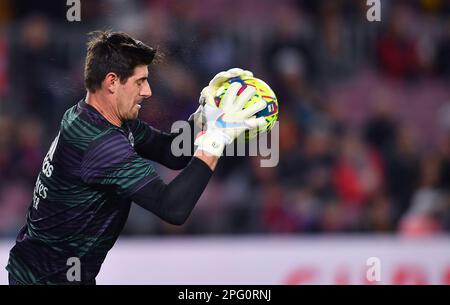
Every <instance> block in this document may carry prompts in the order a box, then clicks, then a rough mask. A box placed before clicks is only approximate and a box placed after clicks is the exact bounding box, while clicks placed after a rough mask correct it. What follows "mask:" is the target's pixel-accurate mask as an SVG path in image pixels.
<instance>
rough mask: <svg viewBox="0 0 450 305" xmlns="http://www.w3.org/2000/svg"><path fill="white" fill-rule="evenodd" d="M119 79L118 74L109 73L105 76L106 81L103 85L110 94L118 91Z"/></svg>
mask: <svg viewBox="0 0 450 305" xmlns="http://www.w3.org/2000/svg"><path fill="white" fill-rule="evenodd" d="M119 81H120V79H119V77H118V76H117V74H116V73H113V72H109V73H108V74H106V76H105V80H104V81H103V85H104V86H105V88H106V89H107V90H108V91H109V92H110V93H115V92H116V90H117V86H118V84H119Z"/></svg>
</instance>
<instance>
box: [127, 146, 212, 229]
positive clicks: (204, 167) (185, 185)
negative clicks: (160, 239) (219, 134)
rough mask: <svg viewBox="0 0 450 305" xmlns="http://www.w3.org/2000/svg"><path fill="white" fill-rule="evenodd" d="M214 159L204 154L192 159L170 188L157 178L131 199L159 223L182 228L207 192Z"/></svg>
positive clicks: (171, 183) (170, 184)
mask: <svg viewBox="0 0 450 305" xmlns="http://www.w3.org/2000/svg"><path fill="white" fill-rule="evenodd" d="M196 155H197V153H196ZM214 159H217V157H211V156H207V155H206V154H202V156H200V157H194V158H192V160H191V161H190V162H189V164H188V165H187V166H186V168H185V169H183V171H181V173H180V174H179V175H178V176H177V177H176V178H175V179H174V180H172V181H171V182H170V183H169V184H165V183H164V182H163V181H162V180H161V179H159V178H157V179H156V180H154V181H152V182H151V183H149V184H148V185H146V186H144V187H143V188H142V189H141V190H139V191H138V192H136V193H135V194H134V195H133V196H132V197H131V199H132V200H133V201H134V202H135V203H136V204H138V205H140V206H141V207H143V208H144V209H146V210H148V211H151V212H153V213H154V214H156V215H157V216H158V217H160V218H161V219H163V220H165V221H167V222H169V223H171V224H174V225H181V224H183V223H184V222H185V221H186V219H187V218H188V217H189V215H190V214H191V212H192V209H193V208H194V207H195V204H196V203H197V201H198V199H199V198H200V196H201V194H202V193H203V191H204V189H205V188H206V185H207V184H208V182H209V180H210V178H211V176H212V173H213V171H212V169H213V168H214V167H215V164H216V163H217V160H215V161H214ZM203 160H205V161H203Z"/></svg>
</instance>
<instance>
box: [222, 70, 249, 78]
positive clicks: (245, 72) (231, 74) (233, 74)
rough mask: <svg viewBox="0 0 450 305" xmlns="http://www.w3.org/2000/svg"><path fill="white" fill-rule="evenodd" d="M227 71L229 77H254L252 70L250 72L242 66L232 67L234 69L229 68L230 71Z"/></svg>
mask: <svg viewBox="0 0 450 305" xmlns="http://www.w3.org/2000/svg"><path fill="white" fill-rule="evenodd" d="M226 73H227V76H228V77H229V78H233V77H237V76H240V77H252V76H253V73H252V72H250V71H248V70H243V69H241V68H232V69H229V70H228V71H226Z"/></svg>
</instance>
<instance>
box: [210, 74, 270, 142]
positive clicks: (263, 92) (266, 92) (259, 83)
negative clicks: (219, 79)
mask: <svg viewBox="0 0 450 305" xmlns="http://www.w3.org/2000/svg"><path fill="white" fill-rule="evenodd" d="M235 82H238V83H240V84H241V85H242V88H241V90H244V89H245V88H246V87H247V86H252V87H255V89H256V94H255V95H254V96H253V97H252V98H251V99H250V100H249V101H248V102H247V103H246V104H245V105H244V109H245V108H247V107H249V106H250V105H253V104H254V103H255V102H257V101H259V100H261V99H262V100H263V101H265V102H266V103H267V107H266V108H264V109H263V110H261V111H259V112H257V113H256V114H255V116H256V117H257V118H259V117H264V118H265V119H266V125H264V126H262V127H260V128H258V129H257V130H253V131H251V132H249V131H246V133H245V139H246V140H247V141H248V140H250V139H253V138H255V137H256V136H257V135H258V134H260V133H263V132H269V131H270V130H271V129H272V128H273V126H275V123H276V122H277V120H278V100H277V97H276V95H275V93H274V92H273V90H272V89H271V88H270V87H269V85H267V84H266V83H265V82H264V81H263V80H261V79H259V78H256V77H244V78H241V77H234V78H230V79H229V80H228V81H226V82H224V83H223V84H222V86H220V88H219V89H218V90H217V92H216V96H215V99H214V100H215V102H216V105H217V107H219V108H221V106H222V105H221V104H222V98H223V97H224V95H225V93H226V92H227V89H228V88H229V87H230V85H231V84H232V83H235Z"/></svg>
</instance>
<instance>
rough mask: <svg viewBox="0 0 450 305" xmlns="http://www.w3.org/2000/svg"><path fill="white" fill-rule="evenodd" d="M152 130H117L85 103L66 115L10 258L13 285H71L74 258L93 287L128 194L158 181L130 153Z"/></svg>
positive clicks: (134, 126)
mask: <svg viewBox="0 0 450 305" xmlns="http://www.w3.org/2000/svg"><path fill="white" fill-rule="evenodd" d="M151 132H152V129H151V128H150V127H149V126H148V125H147V124H145V123H144V122H142V121H140V120H135V121H133V122H128V123H126V124H124V125H123V126H122V127H121V128H119V127H116V126H114V125H112V124H110V123H109V122H108V121H106V120H105V119H104V118H103V117H102V116H101V115H100V114H99V113H98V112H97V111H96V110H95V109H94V108H93V107H91V106H90V105H88V104H87V103H86V102H85V101H84V100H83V101H80V102H79V103H78V104H77V105H75V106H73V107H72V108H70V109H69V110H67V111H66V113H65V114H64V117H63V119H62V122H61V127H60V130H59V133H58V135H57V136H56V138H55V140H54V141H53V143H52V145H51V147H50V150H49V151H48V153H47V155H46V157H45V159H44V162H43V164H42V170H41V171H40V173H39V175H38V178H37V181H36V186H35V189H34V194H33V202H32V204H31V205H30V208H29V211H28V213H27V218H26V224H25V226H24V227H23V228H22V229H21V231H20V232H19V235H18V237H17V240H16V244H15V246H14V247H13V248H12V250H11V252H10V258H9V262H8V265H7V267H6V269H7V270H8V272H9V273H10V274H11V275H12V276H13V278H15V280H17V281H18V282H20V283H23V284H51V283H59V284H63V283H69V284H70V281H71V280H73V278H72V279H71V280H69V279H68V277H67V274H68V273H70V271H71V268H72V266H74V265H73V264H72V263H73V262H74V260H78V261H79V262H80V264H79V266H80V267H81V272H80V273H81V281H82V282H84V283H89V282H95V277H96V275H97V274H98V272H99V270H100V266H101V264H102V263H103V261H104V259H105V256H106V254H107V252H108V251H109V250H110V249H111V247H112V246H113V244H114V242H115V241H116V239H117V237H118V235H119V233H120V232H121V230H122V228H123V226H124V224H125V221H126V219H127V217H128V213H129V210H130V204H131V200H130V196H131V195H133V194H134V193H135V192H136V191H137V190H139V189H140V188H142V187H143V186H144V185H146V184H147V183H149V182H150V181H152V180H153V179H155V178H157V174H156V173H155V171H154V169H153V166H152V163H151V161H149V160H147V159H144V158H142V157H140V156H139V155H138V154H137V153H136V151H135V149H134V146H137V145H140V143H142V142H144V141H147V140H148V139H149V138H150V137H151Z"/></svg>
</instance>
